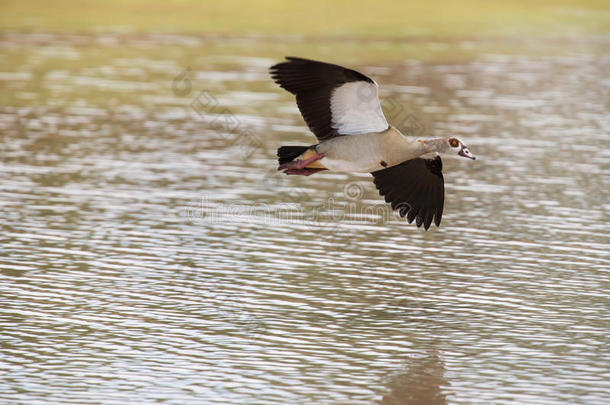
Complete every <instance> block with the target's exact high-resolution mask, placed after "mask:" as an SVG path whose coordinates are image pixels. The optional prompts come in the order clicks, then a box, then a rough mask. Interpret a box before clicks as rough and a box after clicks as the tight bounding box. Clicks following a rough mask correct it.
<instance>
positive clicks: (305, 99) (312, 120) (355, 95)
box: [270, 57, 389, 141]
mask: <svg viewBox="0 0 610 405" xmlns="http://www.w3.org/2000/svg"><path fill="white" fill-rule="evenodd" d="M286 60H287V62H282V63H278V64H277V65H274V66H272V67H271V69H270V72H271V77H272V78H273V79H274V80H275V82H276V83H277V84H279V85H280V87H282V88H284V89H286V90H288V91H289V92H291V93H292V94H294V95H296V96H297V105H298V107H299V110H300V111H301V115H303V118H304V119H305V122H306V123H307V125H308V126H309V129H310V130H311V132H313V133H314V134H315V135H316V137H317V138H318V139H319V140H320V141H323V140H325V139H329V138H332V137H334V136H338V135H357V134H365V133H369V132H381V131H384V130H386V129H387V128H388V127H389V125H388V122H387V121H386V119H385V116H384V115H383V112H382V111H381V105H380V103H379V96H378V92H377V83H375V81H374V80H373V79H371V78H369V77H367V76H365V75H363V74H362V73H359V72H356V71H355V70H351V69H346V68H344V67H341V66H339V65H333V64H330V63H324V62H317V61H313V60H309V59H301V58H295V57H287V58H286Z"/></svg>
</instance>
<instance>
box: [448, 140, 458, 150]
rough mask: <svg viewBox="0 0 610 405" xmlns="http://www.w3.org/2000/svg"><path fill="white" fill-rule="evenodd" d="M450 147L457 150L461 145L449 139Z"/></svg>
mask: <svg viewBox="0 0 610 405" xmlns="http://www.w3.org/2000/svg"><path fill="white" fill-rule="evenodd" d="M449 145H451V147H452V148H455V147H457V146H458V145H459V142H458V140H457V139H455V138H451V139H449Z"/></svg>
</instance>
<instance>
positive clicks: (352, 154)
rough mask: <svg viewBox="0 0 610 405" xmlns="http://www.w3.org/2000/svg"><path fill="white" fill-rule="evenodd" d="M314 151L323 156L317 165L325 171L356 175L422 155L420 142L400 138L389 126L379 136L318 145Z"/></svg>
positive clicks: (343, 138)
mask: <svg viewBox="0 0 610 405" xmlns="http://www.w3.org/2000/svg"><path fill="white" fill-rule="evenodd" d="M316 151H317V152H318V153H321V154H323V155H324V156H325V157H324V158H323V159H321V160H320V161H319V162H320V164H321V165H322V166H324V167H325V168H326V169H328V170H333V171H340V172H355V173H372V172H374V171H377V170H383V169H385V168H386V167H390V166H395V165H397V164H399V163H402V162H404V161H405V160H410V159H414V158H416V157H418V156H420V155H422V154H423V153H425V151H424V149H423V144H422V143H421V142H418V141H416V140H414V139H410V138H407V137H405V136H403V135H402V134H401V133H400V131H398V130H397V129H396V128H394V127H392V126H390V127H389V128H388V129H387V130H385V131H382V132H371V133H366V134H360V135H351V136H338V137H335V138H331V139H329V140H327V141H324V142H321V143H320V144H319V145H318V146H317V147H316ZM422 152H423V153H422Z"/></svg>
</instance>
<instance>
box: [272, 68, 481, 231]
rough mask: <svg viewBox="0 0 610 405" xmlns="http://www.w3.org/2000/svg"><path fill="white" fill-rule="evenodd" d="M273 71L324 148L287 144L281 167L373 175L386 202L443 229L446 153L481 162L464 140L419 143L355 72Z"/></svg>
mask: <svg viewBox="0 0 610 405" xmlns="http://www.w3.org/2000/svg"><path fill="white" fill-rule="evenodd" d="M287 60H288V61H287V62H282V63H279V64H277V65H274V66H272V67H271V74H272V77H273V78H274V79H275V80H276V82H277V83H278V84H279V85H280V86H281V87H283V88H284V89H286V90H288V91H289V92H291V93H293V94H295V95H296V97H297V105H298V107H299V110H300V111H301V114H302V115H303V118H304V119H305V121H306V122H307V125H308V126H309V128H310V129H311V131H312V132H313V133H314V134H315V135H316V137H317V138H318V140H319V143H318V144H316V145H312V146H282V147H280V148H279V149H278V157H279V163H280V166H279V170H283V171H284V173H286V174H293V175H304V176H309V175H312V174H315V173H317V172H320V171H323V170H330V171H340V172H356V173H371V174H372V175H373V178H374V182H375V185H376V186H377V188H378V189H379V192H380V193H381V195H383V196H384V197H385V200H386V202H389V203H391V204H392V208H393V209H396V210H398V211H399V213H400V215H401V216H406V217H407V220H408V221H409V222H412V221H413V220H416V224H417V226H421V225H422V224H423V225H424V228H425V229H428V227H429V226H430V224H431V223H432V222H433V221H434V222H435V223H436V225H437V226H438V225H440V221H441V216H442V211H443V205H444V180H443V175H442V162H441V159H440V157H439V156H438V153H444V152H449V151H452V150H453V151H456V152H458V151H459V152H458V154H459V155H461V156H464V157H467V158H470V159H474V156H472V154H471V153H470V151H469V150H468V148H467V147H466V146H465V145H464V144H463V143H462V142H461V141H460V140H458V139H456V138H436V139H413V138H410V137H408V136H405V135H404V134H402V133H401V132H400V131H399V130H398V129H396V128H394V127H392V126H391V125H389V124H388V123H387V121H386V119H385V117H384V115H383V112H382V110H381V105H380V103H379V98H378V96H377V83H375V82H374V81H373V80H372V79H370V78H368V77H367V76H365V75H363V74H362V73H359V72H356V71H354V70H350V69H346V68H343V67H341V66H338V65H333V64H328V63H324V62H317V61H312V60H308V59H301V58H292V57H289V58H287Z"/></svg>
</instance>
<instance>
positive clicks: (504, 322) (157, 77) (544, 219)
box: [0, 34, 610, 404]
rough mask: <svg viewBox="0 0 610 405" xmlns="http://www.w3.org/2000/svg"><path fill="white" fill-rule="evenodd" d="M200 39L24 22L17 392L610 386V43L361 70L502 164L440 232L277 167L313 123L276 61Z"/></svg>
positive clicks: (216, 398)
mask: <svg viewBox="0 0 610 405" xmlns="http://www.w3.org/2000/svg"><path fill="white" fill-rule="evenodd" d="M36 35H38V36H36ZM134 41H136V40H134ZM198 41H199V40H198V39H197V38H182V37H180V38H169V39H166V40H165V41H164V40H163V38H162V37H154V36H153V37H151V38H145V39H142V40H140V42H137V41H136V43H135V44H133V47H132V48H131V50H130V52H123V51H121V50H120V49H118V50H116V51H113V50H112V49H113V46H114V45H116V43H117V40H116V38H113V37H112V36H108V37H104V36H99V37H84V38H83V37H71V38H68V39H65V38H64V39H62V40H61V41H58V40H56V39H54V38H51V39H48V38H46V37H45V36H44V35H42V34H32V36H23V37H18V38H16V37H15V36H8V37H5V38H4V39H3V43H2V47H3V49H4V51H3V52H4V54H3V59H4V60H5V62H7V65H6V67H4V68H2V69H1V70H2V72H0V83H1V86H2V87H3V93H4V96H3V99H4V103H3V105H2V106H1V107H0V129H1V132H2V138H1V140H0V157H1V163H0V179H1V183H0V184H1V185H0V204H2V211H1V213H2V214H1V215H2V219H1V223H2V233H1V234H0V241H1V250H0V269H1V270H0V277H1V282H0V294H1V295H0V296H1V297H2V298H1V299H2V305H1V306H0V317H1V319H2V333H1V337H0V344H1V357H0V372H1V373H2V377H0V392H2V398H3V401H2V402H6V403H30V404H38V403H40V404H43V403H79V404H97V403H106V404H125V403H153V402H164V403H175V404H185V403H201V404H214V403H217V404H228V403H252V404H255V403H256V404H286V403H291V404H297V403H302V404H309V403H327V404H340V403H341V404H347V403H349V404H359V403H362V404H368V403H380V404H422V403H426V404H490V403H518V404H524V403H527V404H565V403H583V404H584V403H586V404H606V403H608V402H610V352H609V350H608V347H609V346H610V339H609V338H608V335H609V334H608V330H609V327H610V322H609V318H608V313H609V311H610V300H609V298H608V296H609V293H610V285H609V282H608V275H609V274H608V269H609V268H610V253H609V252H610V238H609V235H608V229H609V228H608V225H609V219H610V218H609V212H610V203H609V201H608V189H609V187H610V166H609V164H608V162H610V148H609V146H610V138H609V136H608V134H609V133H610V118H609V114H608V111H609V104H608V100H609V99H610V98H609V94H610V80H608V76H607V72H608V71H610V58H608V56H607V55H601V56H600V55H599V54H598V53H596V52H593V51H591V49H593V48H596V47H599V46H601V45H600V44H602V45H603V44H605V46H607V45H608V40H607V38H590V39H588V40H583V41H580V42H577V43H570V44H567V45H566V51H565V52H564V53H563V54H561V55H553V56H545V55H544V54H541V55H537V56H532V55H519V54H518V53H516V54H515V53H511V54H502V53H486V54H483V55H481V56H480V57H477V58H475V59H473V60H471V61H466V62H455V61H454V62H452V61H445V62H442V63H439V62H429V63H424V62H418V61H416V60H412V59H409V60H404V61H401V60H399V61H394V62H387V63H386V62H384V63H373V62H371V61H370V60H366V59H364V60H362V61H361V62H360V64H353V65H352V66H353V67H356V68H358V69H361V70H362V71H363V72H365V73H368V74H370V75H371V76H373V77H374V78H375V79H376V80H377V81H378V82H379V83H380V84H381V90H380V91H381V95H382V97H383V98H384V100H385V101H384V103H383V106H384V109H385V112H386V115H387V116H388V118H389V120H390V121H391V122H392V123H394V124H395V125H396V126H398V127H400V128H401V129H403V130H405V131H410V132H411V133H412V134H413V135H414V136H421V137H425V136H449V135H453V136H458V137H460V138H461V139H463V140H464V142H465V143H466V144H467V145H468V146H469V147H470V149H471V150H472V151H473V153H474V154H476V155H477V157H478V160H476V161H469V160H468V161H467V160H466V159H459V158H457V157H456V158H453V157H447V158H445V159H444V171H445V180H446V202H445V213H444V215H443V223H442V225H441V227H440V228H438V229H437V228H434V229H431V230H430V231H428V232H424V231H423V230H422V229H417V228H416V227H415V226H413V225H408V224H406V223H405V222H404V221H403V220H401V219H399V218H397V217H396V216H394V215H393V213H392V212H391V211H390V210H389V209H388V207H386V206H385V204H384V203H383V201H382V200H381V198H380V197H379V196H378V195H377V193H376V190H375V187H374V185H373V184H372V182H371V180H370V176H369V175H349V174H328V173H320V174H317V175H315V176H311V177H308V178H302V177H292V176H291V177H287V176H281V175H279V174H278V173H277V172H276V171H275V157H274V155H275V149H276V148H277V147H278V146H280V145H282V144H308V143H312V142H314V140H313V137H312V136H311V134H309V133H308V131H307V130H306V128H305V126H304V124H303V122H302V119H301V118H300V116H299V114H298V111H297V109H296V107H295V105H294V100H293V98H292V96H290V95H289V94H287V93H285V92H283V91H281V90H280V89H279V88H277V87H276V86H275V85H274V84H273V83H271V81H270V80H269V78H268V75H267V72H266V70H267V68H268V66H269V65H270V64H272V63H274V62H275V61H277V59H273V58H267V57H265V58H262V57H252V56H244V55H226V54H221V53H220V52H218V53H208V54H205V53H204V54H199V53H198V52H197V50H196V48H197V46H198V44H199V42H198ZM15 44H18V45H15ZM160 44H162V45H163V46H164V47H165V48H163V49H164V51H163V53H158V52H156V51H155V49H158V48H156V47H157V46H159V45H160ZM244 46H245V47H247V44H246V45H244ZM388 46H389V45H388ZM419 46H422V45H421V44H420V45H419ZM435 46H436V47H438V46H439V45H438V43H437V42H435V43H432V44H430V47H435ZM447 46H449V45H447ZM461 46H468V45H467V44H466V45H464V44H462V45H461ZM303 56H306V55H303ZM96 58H97V59H96ZM331 60H332V59H331ZM333 61H336V60H333ZM336 62H338V61H336Z"/></svg>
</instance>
